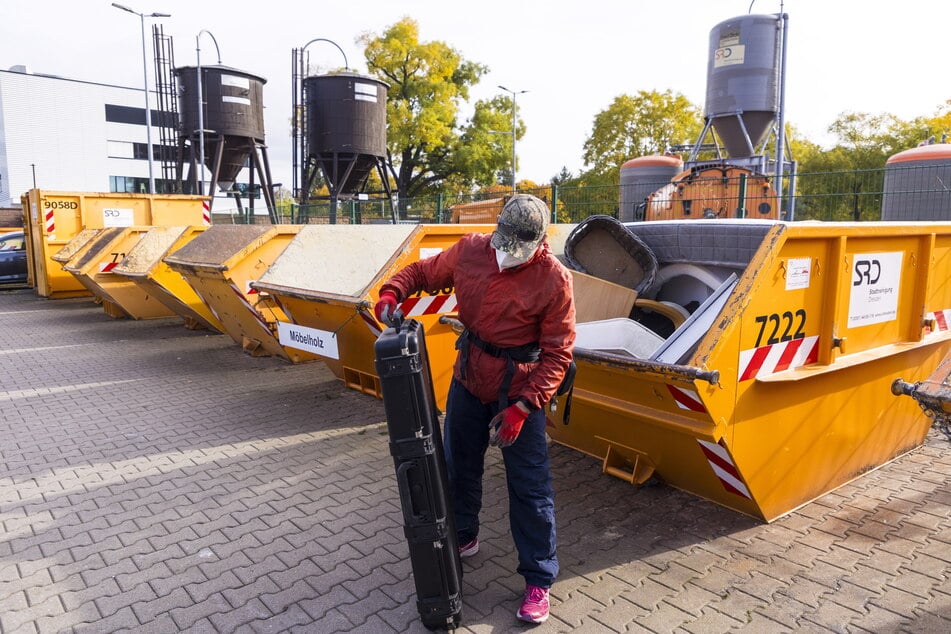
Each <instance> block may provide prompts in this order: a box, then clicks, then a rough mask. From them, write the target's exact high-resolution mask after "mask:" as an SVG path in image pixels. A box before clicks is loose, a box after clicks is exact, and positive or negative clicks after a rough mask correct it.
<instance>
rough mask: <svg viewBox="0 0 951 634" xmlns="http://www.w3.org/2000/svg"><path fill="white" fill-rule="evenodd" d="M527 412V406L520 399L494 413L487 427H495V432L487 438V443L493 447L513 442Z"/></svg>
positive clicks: (506, 445) (526, 416)
mask: <svg viewBox="0 0 951 634" xmlns="http://www.w3.org/2000/svg"><path fill="white" fill-rule="evenodd" d="M528 414H529V410H528V406H527V405H525V404H524V403H523V402H522V401H517V402H515V403H513V404H512V405H509V406H508V407H506V408H505V409H503V410H502V411H501V412H499V413H498V414H496V415H495V417H494V418H492V420H491V421H489V429H495V433H494V434H492V437H491V438H489V444H490V445H492V446H493V447H508V446H509V445H511V444H512V443H513V442H515V439H516V438H518V434H519V432H520V431H522V425H523V424H524V423H525V419H526V418H528Z"/></svg>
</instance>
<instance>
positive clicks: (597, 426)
mask: <svg viewBox="0 0 951 634" xmlns="http://www.w3.org/2000/svg"><path fill="white" fill-rule="evenodd" d="M626 227H627V228H628V229H629V230H630V231H631V232H633V233H634V234H635V235H636V236H637V237H639V238H640V239H641V240H642V241H643V242H644V243H646V244H647V245H648V246H649V247H650V248H651V250H652V251H653V253H654V255H655V256H656V257H657V260H658V263H659V268H658V271H657V276H656V279H655V281H654V284H653V285H652V286H651V288H650V289H648V290H647V291H645V292H644V293H642V295H643V296H644V297H647V298H649V299H651V300H654V301H658V302H662V303H664V304H666V305H669V306H672V307H676V308H677V309H678V310H681V311H682V312H683V313H684V314H686V315H688V317H687V318H686V319H685V320H684V321H683V323H681V324H680V325H679V326H676V327H675V326H674V325H672V324H666V325H665V324H663V323H662V319H661V318H659V317H658V315H656V314H654V315H650V314H647V313H644V314H641V315H636V314H635V315H634V316H635V318H636V319H634V320H632V319H628V317H629V316H628V315H617V316H614V318H613V319H606V320H599V321H594V322H586V323H579V325H578V343H577V345H576V350H575V356H576V361H577V364H578V372H577V378H576V381H575V388H574V392H573V398H572V400H571V404H570V416H569V417H568V420H567V421H565V413H566V407H565V406H566V405H567V403H566V402H565V399H564V397H561V398H559V399H558V400H557V401H556V407H555V410H554V411H550V412H549V414H548V415H549V433H550V435H551V436H552V437H553V439H554V440H556V441H557V442H559V443H561V444H564V445H567V446H570V447H574V448H576V449H578V450H580V451H583V452H585V453H588V454H590V455H592V456H596V457H597V458H599V459H601V460H603V468H604V471H605V472H606V473H609V474H611V475H614V476H616V477H619V478H622V479H624V480H626V481H629V482H631V483H634V484H637V483H641V482H643V481H645V480H646V479H647V478H649V477H650V476H652V475H657V476H659V477H660V478H661V479H663V480H664V481H665V482H667V483H669V484H670V485H672V486H675V487H677V488H680V489H683V490H685V491H688V492H691V493H694V494H696V495H699V496H702V497H704V498H707V499H710V500H712V501H714V502H717V503H719V504H722V505H724V506H727V507H730V508H733V509H735V510H737V511H740V512H743V513H746V514H749V515H752V516H755V517H758V518H761V519H763V520H766V521H772V520H774V519H776V518H778V517H780V516H782V515H783V514H785V513H788V512H790V511H792V510H794V509H796V508H797V507H799V506H801V505H803V504H805V503H807V502H809V501H811V500H813V499H815V498H817V497H819V496H821V495H823V494H825V493H827V492H829V491H831V490H833V489H835V488H836V487H839V486H841V485H842V484H845V483H847V482H849V481H850V480H853V479H854V478H856V477H858V476H860V475H861V474H863V473H865V472H867V471H869V470H871V469H874V468H876V467H878V466H880V465H882V464H884V463H886V462H888V461H890V460H892V459H893V458H895V457H897V456H899V455H901V454H902V453H904V452H907V451H909V450H910V449H912V448H914V447H917V446H918V445H920V444H921V443H922V442H923V440H924V438H925V436H926V434H927V432H928V428H929V426H930V420H929V419H928V418H926V417H925V416H924V415H923V414H922V413H921V411H920V410H919V408H918V406H917V405H916V404H915V402H914V401H913V400H912V399H907V398H898V397H896V396H895V395H894V394H893V393H892V390H891V386H892V384H893V383H894V382H895V380H896V379H897V378H899V377H903V378H904V379H905V380H910V381H915V380H920V379H923V378H925V377H927V376H928V375H929V374H931V372H932V370H934V369H935V368H936V367H937V366H938V364H939V363H940V362H941V361H942V359H943V358H944V357H945V355H946V354H947V353H948V351H949V349H951V329H949V327H948V326H949V325H951V319H947V318H946V317H945V315H947V316H948V317H951V224H946V223H914V224H897V223H782V222H771V221H759V222H757V221H736V220H731V221H716V220H711V221H700V222H684V221H681V222H677V221H672V222H650V223H629V224H627V225H626ZM635 312H636V311H635ZM628 322H630V323H628ZM645 324H650V326H651V327H650V328H648V327H647V326H646V325H645ZM645 331H646V332H645Z"/></svg>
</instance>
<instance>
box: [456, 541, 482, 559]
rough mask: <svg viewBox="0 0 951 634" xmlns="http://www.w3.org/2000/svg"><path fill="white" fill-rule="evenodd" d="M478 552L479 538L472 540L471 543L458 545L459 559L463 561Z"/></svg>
mask: <svg viewBox="0 0 951 634" xmlns="http://www.w3.org/2000/svg"><path fill="white" fill-rule="evenodd" d="M477 552H479V538H478V537H477V538H475V539H473V540H472V541H471V542H466V543H465V544H459V558H460V559H465V558H466V557H472V556H473V555H474V554H476V553H477Z"/></svg>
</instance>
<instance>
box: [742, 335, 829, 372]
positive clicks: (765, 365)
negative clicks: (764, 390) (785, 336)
mask: <svg viewBox="0 0 951 634" xmlns="http://www.w3.org/2000/svg"><path fill="white" fill-rule="evenodd" d="M818 342H819V336H818V335H813V336H812V337H804V338H802V339H793V340H792V341H783V342H780V343H775V344H773V345H771V346H762V347H759V348H753V349H752V350H743V351H741V352H740V373H739V374H740V376H739V381H749V380H750V379H755V378H756V377H758V376H766V375H769V374H775V373H776V372H782V371H783V370H792V369H794V368H798V367H800V366H803V365H808V364H810V363H815V362H816V360H817V359H818V358H819V346H818V345H817V344H818Z"/></svg>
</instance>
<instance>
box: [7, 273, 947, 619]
mask: <svg viewBox="0 0 951 634" xmlns="http://www.w3.org/2000/svg"><path fill="white" fill-rule="evenodd" d="M0 342H2V346H0V381H2V384H0V632H2V633H3V634H8V633H9V634H12V633H14V632H17V633H20V632H73V631H75V632H120V631H134V632H157V633H161V632H179V631H187V632H285V631H288V632H318V633H324V632H338V631H340V632H368V633H378V632H424V631H425V630H424V628H423V627H422V626H421V625H420V623H419V620H418V615H417V611H416V606H415V590H414V585H413V579H412V573H411V568H410V564H409V562H408V560H407V548H406V545H405V542H404V539H403V531H402V514H401V511H400V507H399V501H398V497H397V493H396V486H395V479H394V476H393V463H392V459H391V458H390V455H389V452H388V447H387V439H388V437H387V432H386V426H385V422H384V420H383V408H382V404H381V402H380V401H378V400H376V399H374V398H372V397H369V396H366V395H363V394H359V393H357V392H354V391H352V390H349V389H347V388H345V387H344V385H343V384H342V382H340V381H338V380H337V379H336V378H335V377H334V376H333V375H332V374H331V373H330V371H329V370H328V369H327V368H326V367H325V366H324V365H323V364H320V363H315V364H304V365H291V364H288V363H286V362H283V361H280V360H277V359H272V358H254V357H250V356H247V355H245V354H244V353H242V352H241V350H240V348H239V347H238V346H237V345H236V344H235V343H234V342H233V341H232V340H231V339H230V338H229V337H227V336H225V335H217V334H214V335H213V334H208V333H207V332H204V331H192V330H188V329H186V328H185V327H184V326H183V325H182V322H181V320H178V319H159V320H149V321H131V320H115V319H112V318H110V317H108V316H106V315H105V314H104V313H103V311H102V309H101V308H100V307H99V306H97V305H96V304H94V303H93V302H92V301H91V300H90V299H87V298H77V299H68V300H47V299H43V298H38V297H36V295H35V294H34V293H33V292H32V291H16V292H10V291H6V292H0ZM552 461H553V470H554V477H555V484H556V506H557V520H558V531H559V532H558V539H559V557H560V559H561V564H562V573H561V576H560V578H559V580H558V582H557V583H556V585H555V587H554V588H553V590H552V617H551V618H550V619H549V620H548V622H547V623H545V624H544V625H541V626H539V627H537V628H534V631H538V632H569V631H570V632H628V631H631V632H672V631H677V632H691V633H703V632H727V631H731V632H732V631H738V632H793V631H795V632H915V633H918V632H936V633H937V632H942V633H944V632H949V631H951V583H949V582H951V444H949V442H948V440H947V439H946V438H945V437H944V436H942V435H941V434H940V433H938V432H937V431H932V433H931V434H930V436H929V438H928V440H927V442H926V443H925V444H924V445H923V446H922V447H920V448H918V449H916V450H914V451H912V452H910V453H909V454H907V455H905V456H903V457H901V458H900V459H898V460H896V461H894V462H892V463H890V464H888V465H886V466H884V467H883V468H881V469H878V470H876V471H874V472H871V473H869V474H866V475H865V476H863V477H861V478H860V479H858V480H857V481H855V482H854V483H852V484H849V485H847V486H844V487H842V488H840V489H838V490H836V491H834V492H832V493H829V494H828V495H825V496H823V497H822V498H821V499H819V500H816V501H815V502H813V503H811V504H809V505H807V506H805V507H803V508H802V509H801V510H799V511H797V512H794V513H791V514H789V515H788V516H786V517H784V518H781V519H779V520H777V521H775V522H774V523H772V524H768V525H767V524H763V523H761V522H758V521H756V520H753V519H751V518H748V517H745V516H743V515H740V514H738V513H736V512H734V511H730V510H728V509H725V508H722V507H720V506H717V505H715V504H712V503H710V502H706V501H704V500H701V499H699V498H696V497H694V496H692V495H688V494H686V493H683V492H680V491H677V490H675V489H672V488H670V487H667V486H666V485H663V484H652V485H648V486H643V487H640V488H633V487H630V486H629V485H626V484H624V483H622V482H620V481H619V480H616V479H614V478H611V477H608V476H605V475H603V474H602V473H601V469H600V465H599V464H598V462H597V461H595V460H594V459H592V458H590V457H588V456H585V455H582V454H579V453H577V452H575V451H573V450H570V449H566V448H564V447H561V446H558V445H553V446H552ZM505 498H506V495H505V485H504V475H503V472H502V467H501V463H500V461H499V460H498V456H497V454H494V453H492V454H490V458H489V465H488V469H487V474H486V501H487V507H486V508H485V510H484V517H483V523H482V527H483V532H482V535H481V541H482V550H481V552H480V553H479V554H478V555H477V556H476V557H474V558H472V559H467V560H466V561H465V562H464V569H465V578H464V581H463V592H464V614H463V627H462V628H461V631H465V632H478V633H483V632H485V633H488V632H493V633H497V632H508V631H524V630H526V629H532V628H525V627H522V626H520V625H519V624H518V622H517V621H516V619H515V616H514V613H515V610H516V609H517V607H518V600H519V594H520V592H521V590H522V582H521V579H520V578H519V577H518V576H517V575H516V574H515V573H514V568H515V565H516V560H515V555H514V552H513V546H512V543H511V539H510V538H509V536H508V522H507V514H506V500H505Z"/></svg>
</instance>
